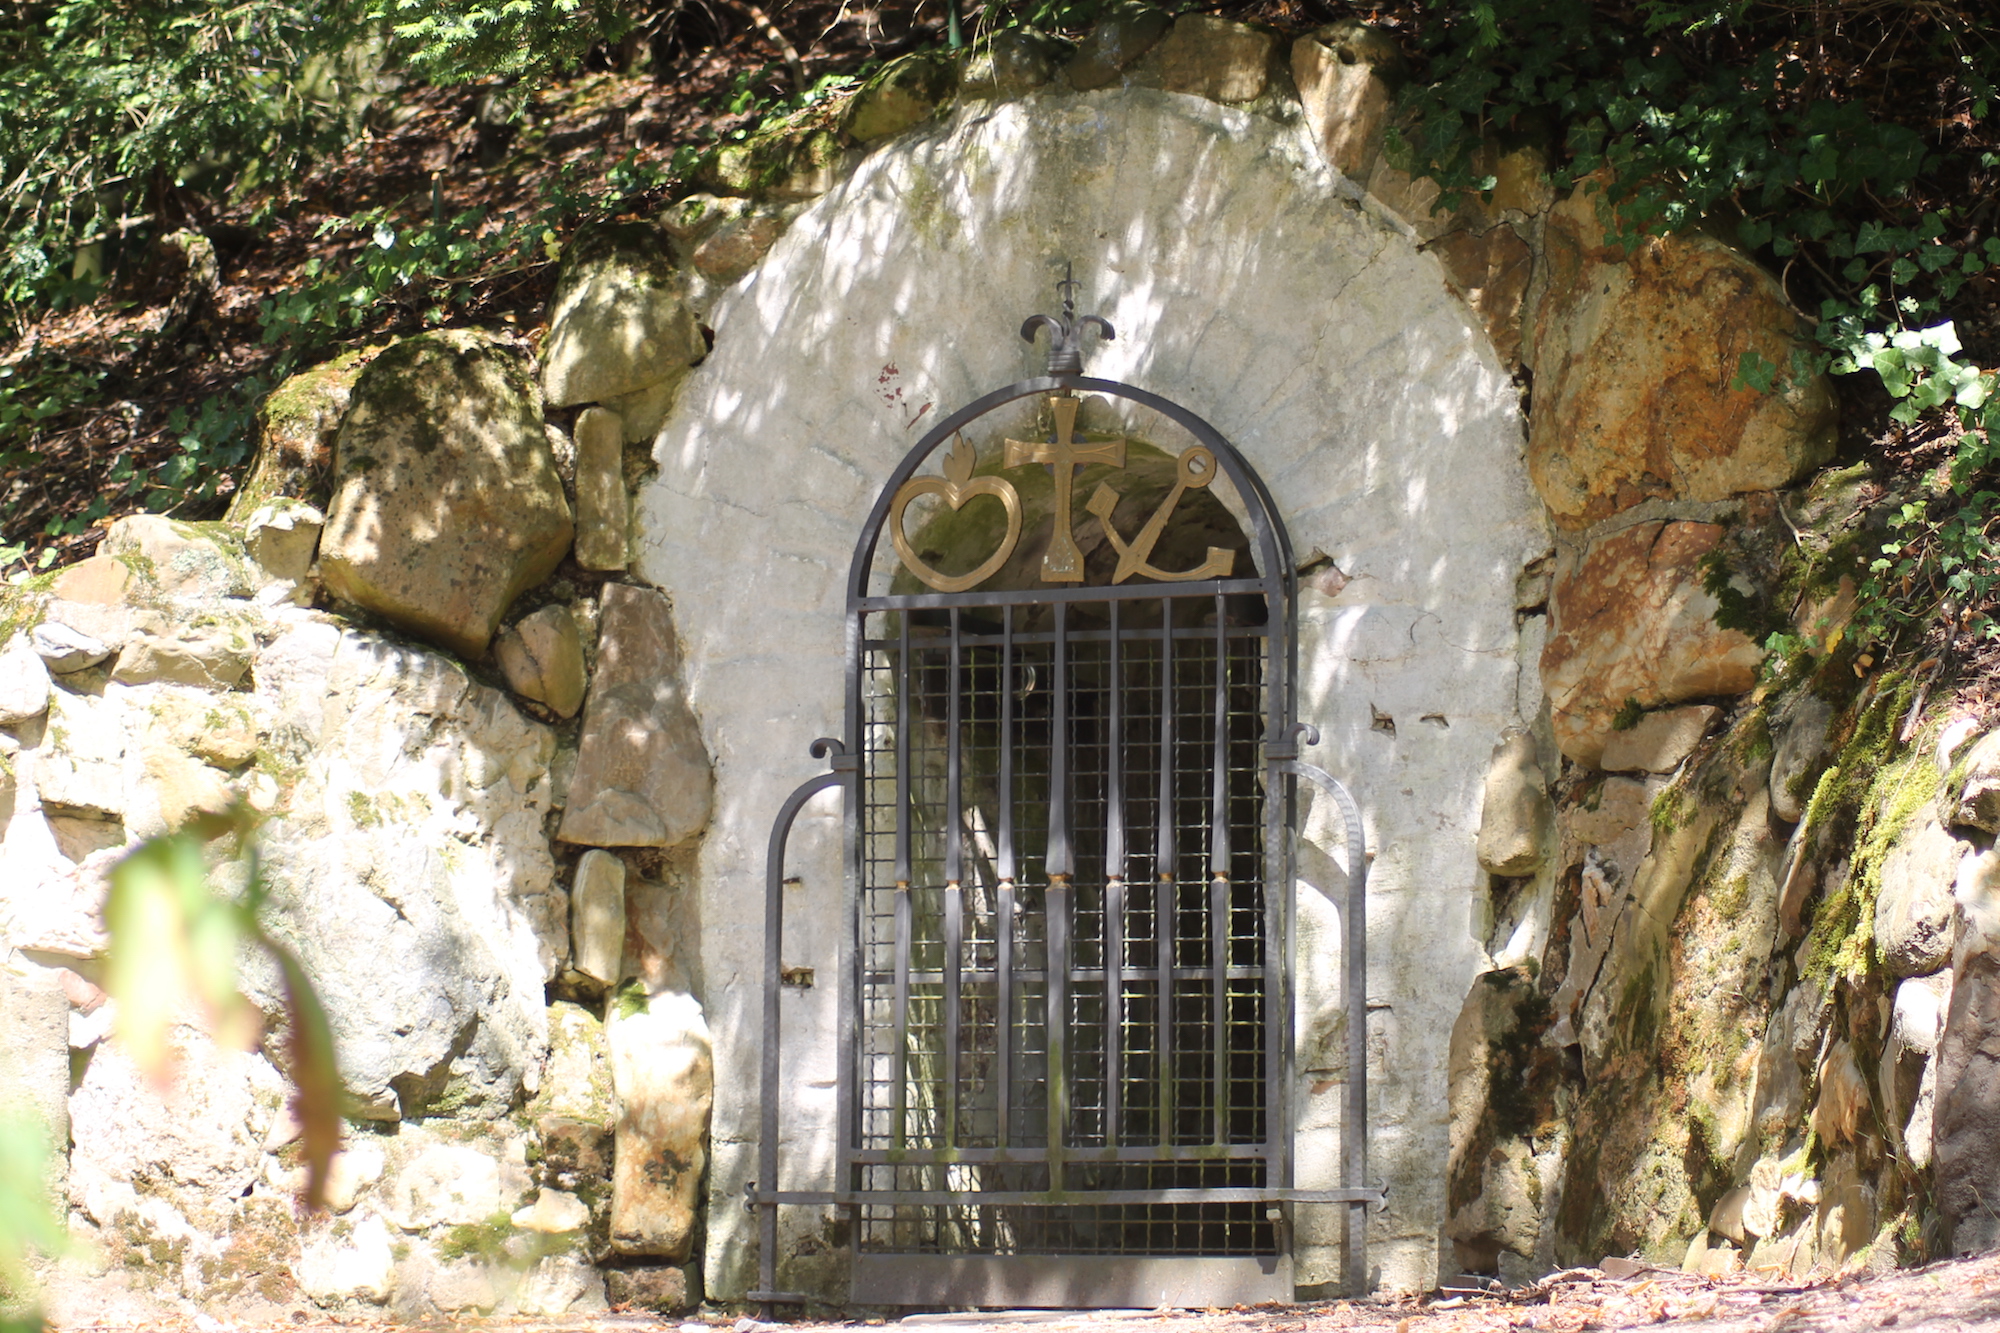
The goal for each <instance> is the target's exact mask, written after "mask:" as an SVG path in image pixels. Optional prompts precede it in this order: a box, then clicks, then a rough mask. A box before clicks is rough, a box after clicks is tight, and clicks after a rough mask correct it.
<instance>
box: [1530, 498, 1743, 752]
mask: <svg viewBox="0 0 2000 1333" xmlns="http://www.w3.org/2000/svg"><path fill="white" fill-rule="evenodd" d="M1721 539H1722V529H1721V528H1720V527H1718V526H1717V525H1715V524H1712V523H1663V522H1649V523H1636V524H1634V525H1632V526H1631V527H1629V528H1626V529H1624V530H1622V531H1619V532H1614V533H1612V534H1610V535H1609V536H1605V537H1602V538H1600V539H1598V540H1597V541H1596V542H1594V543H1592V544H1591V545H1590V546H1589V547H1588V548H1587V549H1586V550H1585V551H1584V552H1583V554H1582V555H1580V556H1576V555H1569V556H1565V557H1564V558H1563V559H1561V560H1560V561H1558V564H1557V569H1556V580H1555V588H1554V592H1553V593H1552V595H1551V597H1550V602H1549V606H1550V612H1551V617H1550V626H1549V631H1550V632H1549V638H1548V642H1547V644H1546V645H1545V646H1544V647H1543V649H1542V683H1543V686H1544V687H1545V688H1546V689H1547V690H1548V693H1549V705H1550V709H1551V713H1552V718H1551V720H1552V722H1553V725H1554V727H1555V734H1556V743H1557V744H1558V745H1560V746H1561V747H1562V752H1563V753H1564V754H1566V755H1568V756H1569V757H1570V758H1572V759H1575V760H1577V761H1578V762H1580V763H1585V764H1591V765H1596V764H1598V763H1599V761H1600V760H1601V759H1602V758H1603V755H1604V747H1605V746H1606V744H1608V743H1609V741H1610V739H1611V735H1612V730H1613V724H1614V722H1615V721H1616V720H1617V718H1618V714H1619V712H1620V710H1622V709H1625V708H1627V707H1628V705H1633V704H1636V705H1637V706H1638V707H1640V708H1652V707H1655V706H1657V705H1659V704H1672V703H1680V702H1682V701H1683V700H1687V699H1699V698H1704V697H1707V696H1712V695H1729V694H1741V693H1743V692H1744V691H1745V690H1748V689H1749V688H1750V687H1751V686H1753V685H1755V684H1756V683H1757V667H1758V665H1759V663H1761V662H1762V661H1763V659H1764V653H1763V650H1762V649H1760V648H1759V647H1758V646H1757V645H1756V644H1755V643H1753V642H1752V641H1751V640H1750V638H1749V636H1747V635H1745V634H1744V633H1743V632H1742V631H1741V630H1735V629H1724V628H1722V627H1721V626H1719V625H1717V624H1716V623H1715V612H1716V605H1717V604H1716V599H1715V597H1714V596H1713V595H1711V594H1710V593H1709V592H1707V591H1706V590H1705V589H1704V587H1703V582H1704V571H1703V569H1702V557H1703V556H1706V555H1707V554H1708V553H1709V552H1710V551H1713V550H1714V549H1715V547H1716V544H1717V543H1718V542H1719V541H1721Z"/></svg>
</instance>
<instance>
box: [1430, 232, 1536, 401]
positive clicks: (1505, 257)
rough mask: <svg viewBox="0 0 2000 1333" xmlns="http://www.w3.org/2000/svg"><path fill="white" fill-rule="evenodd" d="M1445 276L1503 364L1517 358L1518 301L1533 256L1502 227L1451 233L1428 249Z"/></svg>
mask: <svg viewBox="0 0 2000 1333" xmlns="http://www.w3.org/2000/svg"><path fill="white" fill-rule="evenodd" d="M1432 248H1433V249H1434V250H1435V251H1436V253H1437V256H1438V258H1439V260H1441V261H1442V262H1443V264H1444V271H1445V276H1446V278H1448V279H1449V280H1450V282H1451V285H1452V287H1453V288H1454V289H1455V290H1456V291H1457V292H1458V294H1459V295H1460V296H1462V297H1464V298H1465V303H1466V304H1467V305H1469V306H1471V307H1472V312H1473V313H1474V314H1476V315H1478V316H1479V322H1480V323H1481V324H1483V325H1485V326H1486V336H1487V337H1489V338H1491V339H1492V340H1493V350H1494V351H1495V352H1496V353H1498V354H1499V357H1500V359H1501V361H1503V362H1505V363H1506V364H1508V365H1510V366H1511V365H1515V364H1517V363H1518V362H1519V361H1520V359H1521V303H1522V300H1523V298H1525V297H1526V296H1527V294H1528V278H1529V276H1530V275H1531V274H1532V273H1533V271H1534V267H1535V256H1534V252H1533V251H1531V250H1529V249H1528V243H1527V242H1526V241H1524V240H1522V239H1521V237H1520V233H1518V232H1516V231H1515V230H1514V229H1513V228H1512V227H1510V226H1508V225H1507V224H1505V223H1500V224H1498V225H1495V226H1492V227H1488V228H1487V229H1486V230H1485V231H1483V232H1478V233H1474V232H1469V231H1460V232H1452V233H1451V234H1449V235H1447V236H1446V237H1444V238H1443V239H1442V240H1440V241H1438V242H1436V243H1435V245H1434V246H1433V247H1432Z"/></svg>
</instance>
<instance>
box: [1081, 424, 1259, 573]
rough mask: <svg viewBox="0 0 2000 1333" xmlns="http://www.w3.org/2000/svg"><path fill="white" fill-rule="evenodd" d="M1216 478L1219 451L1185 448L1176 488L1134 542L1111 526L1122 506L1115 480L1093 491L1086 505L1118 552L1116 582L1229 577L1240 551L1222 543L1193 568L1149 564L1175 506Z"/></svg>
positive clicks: (1200, 447) (1178, 470)
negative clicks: (1172, 568) (1136, 576)
mask: <svg viewBox="0 0 2000 1333" xmlns="http://www.w3.org/2000/svg"><path fill="white" fill-rule="evenodd" d="M1214 480H1215V454H1214V452H1213V451H1212V450H1210V449H1208V448H1206V447H1204V446H1202V445H1199V444H1196V445H1190V446H1189V447H1188V448H1186V449H1184V450H1182V451H1181V457H1180V466H1179V468H1178V469H1177V471H1176V473H1175V476H1174V488H1173V490H1171V491H1169V492H1168V493H1167V498H1166V499H1165V500H1163V501H1161V502H1160V507H1159V508H1158V509H1155V510H1154V511H1153V516H1152V517H1151V518H1149V519H1147V520H1146V526H1145V527H1143V528H1140V529H1139V535H1138V536H1137V537H1134V538H1133V539H1132V541H1131V542H1130V544H1127V542H1126V541H1125V539H1124V538H1123V537H1121V536H1119V535H1118V529H1117V528H1115V527H1113V526H1112V525H1111V511H1112V510H1114V509H1116V508H1117V507H1118V492H1116V491H1114V490H1112V489H1111V483H1109V482H1099V483H1098V486H1097V489H1096V490H1095V491H1093V492H1091V495H1090V502H1089V503H1088V504H1086V505H1085V506H1084V508H1086V509H1088V510H1089V511H1090V512H1091V513H1092V514H1095V515H1096V516H1097V521H1098V522H1099V523H1101V524H1103V525H1104V535H1105V537H1106V538H1107V539H1108V540H1109V541H1110V542H1111V548H1112V549H1113V550H1115V551H1117V552H1118V568H1117V570H1116V571H1115V572H1114V573H1113V574H1112V575H1111V581H1112V582H1113V583H1123V582H1124V581H1125V580H1126V579H1128V578H1131V577H1132V576H1133V575H1134V574H1144V575H1145V576H1146V577H1147V578H1149V579H1158V580H1160V581H1161V582H1164V583H1187V582H1192V581H1194V580H1196V579H1219V578H1226V577H1228V575H1229V573H1230V571H1232V570H1233V569H1235V568H1236V553H1235V552H1234V551H1225V550H1223V549H1222V548H1221V547H1219V546H1211V547H1209V548H1208V558H1207V559H1206V560H1204V561H1202V562H1201V563H1200V564H1199V565H1196V566H1195V567H1194V568H1193V569H1187V570H1182V571H1180V572H1179V573H1171V572H1169V571H1167V570H1164V569H1155V568H1154V567H1153V566H1152V565H1150V564H1148V563H1147V559H1148V557H1150V556H1151V555H1152V554H1153V547H1154V545H1155V544H1156V543H1157V542H1158V541H1159V540H1160V534H1161V533H1162V532H1164V531H1165V530H1166V526H1167V520H1168V519H1169V518H1171V517H1172V516H1173V512H1174V506H1175V505H1177V504H1179V503H1180V502H1181V496H1182V495H1183V494H1185V493H1186V492H1188V491H1198V490H1201V489H1203V488H1204V487H1206V486H1207V485H1208V484H1209V483H1210V482H1212V481H1214Z"/></svg>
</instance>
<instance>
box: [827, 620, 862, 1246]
mask: <svg viewBox="0 0 2000 1333" xmlns="http://www.w3.org/2000/svg"><path fill="white" fill-rule="evenodd" d="M867 628H868V627H867V613H866V612H862V611H855V612H852V613H850V614H849V615H848V617H847V680H846V692H847V753H848V754H849V755H851V756H852V757H853V760H854V765H855V768H854V775H853V777H852V778H850V780H849V782H848V785H847V791H846V794H845V797H844V799H845V801H846V810H845V814H844V817H843V818H842V819H841V821H840V824H841V842H842V851H843V853H844V855H843V857H842V859H843V861H844V862H845V864H846V867H847V873H846V875H845V876H844V879H845V881H846V882H845V883H844V884H843V885H842V886H841V887H842V894H841V901H842V903H843V904H844V905H845V907H846V909H847V910H846V916H845V920H844V924H843V927H842V929H841V932H840V936H839V948H840V953H839V962H838V965H837V969H836V970H837V972H838V974H839V978H840V986H839V989H838V990H837V991H836V992H835V994H837V995H840V996H844V997H845V1003H844V1004H843V1005H842V1006H841V1007H842V1009H843V1010H844V1012H843V1013H842V1014H841V1016H840V1029H839V1033H840V1035H839V1037H838V1038H837V1039H836V1045H837V1050H838V1055H839V1061H840V1065H839V1069H840V1072H839V1076H838V1078H837V1080H836V1091H835V1094H834V1109H835V1114H836V1116H837V1118H838V1123H839V1125H840V1126H841V1128H840V1130H839V1131H838V1133H839V1135H840V1137H839V1138H838V1139H837V1140H836V1141H837V1142H838V1143H839V1145H840V1147H839V1152H838V1155H837V1159H836V1160H837V1162H838V1166H837V1168H836V1174H835V1176H834V1179H835V1180H836V1181H837V1182H838V1188H841V1189H855V1188H858V1187H859V1186H860V1184H861V1175H862V1172H861V1171H860V1169H859V1168H857V1167H856V1165H855V1162H854V1154H855V1151H856V1150H857V1149H858V1148H860V1146H861V1107H860V1103H861V1101H862V1074H861V1059H862V1052H863V1051H864V1050H865V1049H867V1039H866V1036H865V1033H864V1026H865V1023H866V1020H865V1018H864V1017H863V1015H864V1013H865V1008H864V1004H863V1000H862V982H861V975H862V972H863V970H864V969H863V955H862V944H861V921H862V906H861V905H862V900H863V897H864V895H865V894H866V892H867V891H866V890H865V889H864V888H863V887H862V886H863V885H864V884H865V883H866V882H867V875H866V874H865V872H864V870H863V867H862V854H863V853H862V838H861V821H862V817H863V816H862V803H863V801H864V799H865V797H864V795H863V790H864V789H863V786H862V782H863V774H864V772H865V765H866V764H867V762H868V758H867V755H866V754H865V752H864V751H863V749H862V740H863V735H864V724H863V722H862V716H863V714H862V711H861V707H862V705H861V689H862V652H863V648H862V644H863V642H864V641H865V640H866V638H867ZM846 1217H847V1220H848V1222H849V1224H850V1225H851V1226H852V1227H853V1234H854V1235H855V1236H856V1237H859V1236H860V1234H861V1227H860V1221H861V1211H860V1209H858V1208H854V1207H849V1208H848V1209H847V1210H846Z"/></svg>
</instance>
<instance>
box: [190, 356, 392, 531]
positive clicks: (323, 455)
mask: <svg viewBox="0 0 2000 1333" xmlns="http://www.w3.org/2000/svg"><path fill="white" fill-rule="evenodd" d="M381 351H382V348H380V347H365V348H357V349H356V350H354V351H351V352H343V353H341V354H340V355H339V356H337V357H335V358H334V359H333V360H331V361H328V362H326V363H325V364H324V365H318V366H314V367H313V368H312V369H310V370H302V371H300V372H299V373H298V374H296V375H294V376H292V377H291V378H290V379H288V380H286V381H284V382H283V383H282V384H280V385H279V386H278V387H277V388H275V389H273V390H271V392H270V393H268V394H266V395H265V397H264V401H263V402H261V403H259V404H258V405H257V455H256V458H255V459H254V460H253V461H252V462H251V464H250V470H249V472H248V473H247V474H246V475H245V476H244V478H243V481H242V483H241V484H240V485H238V487H237V488H236V493H235V495H234V496H232V497H231V498H230V501H229V512H228V514H227V515H225V518H226V519H227V521H228V522H230V523H234V524H237V525H239V526H240V525H242V524H244V523H248V522H249V521H250V516H251V515H252V514H254V513H256V512H257V510H258V509H260V508H262V507H263V506H264V505H266V504H268V503H269V502H270V501H272V500H275V499H278V498H280V497H290V498H292V499H296V500H303V501H305V502H306V503H308V504H311V505H312V506H314V507H315V508H318V509H321V510H324V509H325V508H326V502H327V497H328V495H329V494H330V492H331V489H332V484H333V442H334V438H335V437H336V436H337V435H338V434H339V432H340V422H341V418H342V417H344V416H346V415H347V405H348V402H349V400H350V398H351V397H352V395H353V391H354V382H355V381H356V380H357V379H359V378H360V377H361V371H362V368H363V367H365V366H366V365H367V364H368V363H369V362H370V361H372V360H374V359H375V357H376V356H377V355H378V354H379V353H380V352H381Z"/></svg>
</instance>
